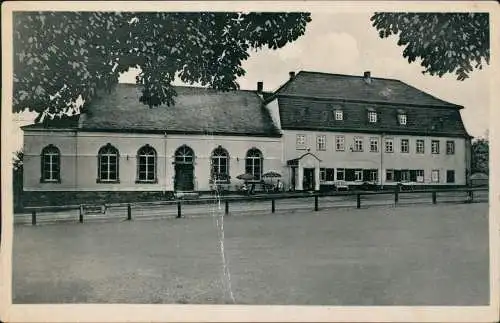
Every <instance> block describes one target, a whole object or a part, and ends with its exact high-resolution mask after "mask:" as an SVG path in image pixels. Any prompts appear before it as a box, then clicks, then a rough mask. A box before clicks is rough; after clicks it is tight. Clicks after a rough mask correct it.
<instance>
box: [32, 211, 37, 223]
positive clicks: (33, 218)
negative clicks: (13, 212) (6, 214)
mask: <svg viewBox="0 0 500 323" xmlns="http://www.w3.org/2000/svg"><path fill="white" fill-rule="evenodd" d="M31 224H32V225H36V210H33V211H31Z"/></svg>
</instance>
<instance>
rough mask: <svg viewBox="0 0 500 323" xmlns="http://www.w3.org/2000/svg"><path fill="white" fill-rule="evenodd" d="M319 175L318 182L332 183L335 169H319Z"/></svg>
mask: <svg viewBox="0 0 500 323" xmlns="http://www.w3.org/2000/svg"><path fill="white" fill-rule="evenodd" d="M319 175H320V181H322V182H332V181H334V180H335V169H334V168H320V169H319Z"/></svg>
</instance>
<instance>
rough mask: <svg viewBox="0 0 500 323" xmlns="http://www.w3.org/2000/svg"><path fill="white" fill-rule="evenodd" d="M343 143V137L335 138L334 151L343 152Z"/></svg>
mask: <svg viewBox="0 0 500 323" xmlns="http://www.w3.org/2000/svg"><path fill="white" fill-rule="evenodd" d="M344 142H345V137H344V136H335V149H336V150H337V151H344Z"/></svg>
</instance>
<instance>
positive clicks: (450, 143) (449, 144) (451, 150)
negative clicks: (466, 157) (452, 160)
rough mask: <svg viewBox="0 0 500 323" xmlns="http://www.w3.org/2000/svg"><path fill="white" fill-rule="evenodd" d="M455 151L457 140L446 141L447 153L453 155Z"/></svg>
mask: <svg viewBox="0 0 500 323" xmlns="http://www.w3.org/2000/svg"><path fill="white" fill-rule="evenodd" d="M454 153H455V142H454V141H451V140H450V141H447V142H446V154H447V155H453V154H454Z"/></svg>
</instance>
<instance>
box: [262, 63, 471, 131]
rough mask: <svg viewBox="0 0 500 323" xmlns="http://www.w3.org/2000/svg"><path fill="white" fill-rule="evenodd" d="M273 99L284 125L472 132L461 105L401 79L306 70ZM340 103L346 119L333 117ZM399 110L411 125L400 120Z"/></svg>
mask: <svg viewBox="0 0 500 323" xmlns="http://www.w3.org/2000/svg"><path fill="white" fill-rule="evenodd" d="M274 98H277V99H278V104H279V112H280V119H281V127H282V128H283V129H295V130H298V129H302V130H319V131H349V132H356V131H359V132H386V133H406V134H421V135H442V136H466V137H467V136H468V134H467V131H466V130H465V127H464V125H463V122H462V118H461V116H460V109H461V107H460V106H458V105H455V104H452V103H449V102H445V101H442V100H440V99H438V98H435V97H433V96H431V95H429V94H427V93H425V92H422V91H420V90H418V89H416V88H414V87H411V86H409V85H407V84H405V83H403V82H401V81H398V80H391V79H380V78H371V82H370V83H367V82H366V81H365V80H364V79H363V77H362V76H350V75H338V74H325V73H316V72H304V71H301V72H299V73H298V74H297V75H296V76H295V77H294V78H293V79H291V80H289V81H288V82H286V83H285V84H284V85H283V86H282V87H280V88H279V89H278V90H277V91H276V92H275V93H274V95H273V97H272V98H269V99H268V100H272V99H274ZM336 108H341V109H342V110H343V111H344V120H342V121H336V120H335V119H334V114H333V113H334V112H333V111H334V110H335V109H336ZM368 109H375V111H376V112H377V114H378V120H377V122H376V123H369V122H368ZM400 111H404V112H405V113H406V115H407V124H406V125H400V124H399V122H398V119H397V115H398V114H399V112H400Z"/></svg>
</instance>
